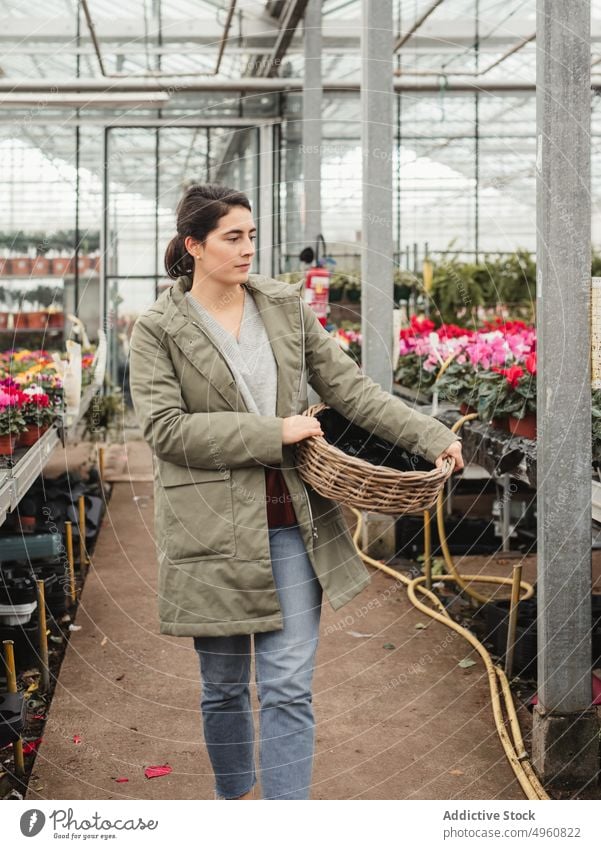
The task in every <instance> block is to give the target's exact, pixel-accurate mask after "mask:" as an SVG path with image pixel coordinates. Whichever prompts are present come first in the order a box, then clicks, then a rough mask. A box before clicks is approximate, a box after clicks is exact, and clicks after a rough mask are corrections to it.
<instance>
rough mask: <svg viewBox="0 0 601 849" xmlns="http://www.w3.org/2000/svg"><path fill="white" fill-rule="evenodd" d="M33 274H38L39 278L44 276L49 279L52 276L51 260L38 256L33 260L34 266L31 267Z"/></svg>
mask: <svg viewBox="0 0 601 849" xmlns="http://www.w3.org/2000/svg"><path fill="white" fill-rule="evenodd" d="M31 273H32V274H36V275H38V276H41V275H43V276H44V277H47V276H48V274H50V260H49V259H47V258H46V257H45V256H36V258H35V259H34V260H33V264H32V267H31Z"/></svg>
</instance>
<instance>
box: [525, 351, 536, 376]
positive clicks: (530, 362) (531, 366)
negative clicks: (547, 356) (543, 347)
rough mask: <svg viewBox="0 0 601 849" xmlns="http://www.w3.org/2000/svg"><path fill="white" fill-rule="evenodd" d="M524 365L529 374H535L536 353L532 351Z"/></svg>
mask: <svg viewBox="0 0 601 849" xmlns="http://www.w3.org/2000/svg"><path fill="white" fill-rule="evenodd" d="M525 365H526V368H527V370H528V371H529V372H530V374H536V351H532V352H531V353H530V354H528V356H527V357H526V360H525Z"/></svg>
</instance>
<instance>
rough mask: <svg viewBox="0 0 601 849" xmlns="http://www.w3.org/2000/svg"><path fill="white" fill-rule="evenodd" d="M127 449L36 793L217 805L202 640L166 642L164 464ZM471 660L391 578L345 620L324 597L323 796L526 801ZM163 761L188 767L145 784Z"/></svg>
mask: <svg viewBox="0 0 601 849" xmlns="http://www.w3.org/2000/svg"><path fill="white" fill-rule="evenodd" d="M115 451H116V453H115ZM115 451H113V456H112V462H113V465H114V468H113V475H114V476H116V477H119V476H121V482H119V483H115V484H114V488H113V494H112V498H111V500H110V503H109V505H108V511H107V515H106V518H105V521H104V525H103V529H102V531H101V534H100V537H99V540H98V544H97V546H96V551H95V554H94V557H93V563H92V565H91V568H90V572H89V574H88V576H87V579H86V583H85V587H84V591H83V596H82V600H81V603H80V606H79V610H78V614H77V620H76V624H77V626H79V627H80V628H81V630H77V631H74V632H73V633H72V636H71V639H70V644H69V646H68V649H67V652H66V655H65V658H64V661H63V665H62V667H61V671H60V676H59V680H58V683H57V687H56V691H55V694H54V698H53V700H52V704H51V708H50V712H49V717H48V721H47V723H46V727H45V731H44V739H43V743H42V745H41V746H40V748H39V751H38V754H37V759H36V763H35V765H34V769H33V775H34V777H33V779H32V781H31V782H30V786H29V792H28V796H27V798H30V799H34V798H45V799H121V798H135V799H155V798H156V799H212V798H213V790H212V787H213V779H212V774H211V769H210V764H209V760H208V757H207V754H206V750H205V747H204V743H203V739H202V725H201V715H200V678H199V669H198V661H197V656H196V654H195V652H194V649H193V645H192V640H191V638H176V637H169V636H165V635H160V634H159V633H158V621H157V611H156V577H157V569H156V564H155V554H154V543H153V535H152V522H153V499H152V484H151V483H150V482H149V479H148V478H149V473H150V471H151V463H150V456H149V454H148V452H147V451H146V449H145V447H144V446H143V445H142V444H141V443H131V444H129V445H128V447H127V449H126V447H125V446H121V447H120V448H118V449H115ZM128 474H130V475H131V477H132V480H131V481H129V482H128V481H126V480H123V478H124V477H127V475H128ZM503 568H504V570H506V571H507V574H510V570H511V565H510V564H504V567H503ZM472 570H473V563H470V568H469V569H468V568H467V567H466V568H464V571H466V572H468V571H472ZM486 571H493V572H498V571H499V567H498V564H497V565H496V566H495V567H493V568H492V569H490V568H487V569H486ZM525 577H527V576H526V575H525ZM423 626H427V627H423ZM465 657H470V658H473V657H474V652H473V651H472V650H471V649H470V647H469V646H468V644H467V643H466V642H465V641H463V640H462V639H461V638H460V637H458V636H456V635H455V634H454V633H453V632H452V631H450V630H449V629H447V628H445V627H444V626H443V625H441V624H439V623H436V622H434V621H432V620H429V619H428V618H427V617H424V616H423V615H422V614H421V613H420V612H419V611H416V610H415V609H414V608H413V607H412V605H411V604H410V603H409V601H408V600H407V597H406V593H405V590H404V588H403V587H402V586H400V585H399V584H397V583H396V582H395V581H394V579H392V578H390V577H388V576H386V575H384V574H383V573H381V572H372V581H371V584H370V586H369V587H368V588H367V589H366V590H364V592H363V593H361V594H360V595H359V596H358V597H357V598H356V599H355V600H354V601H352V602H350V603H349V604H348V605H346V606H345V607H344V608H342V609H341V610H339V611H337V612H335V611H333V610H332V609H331V608H330V606H329V604H328V602H327V601H324V605H323V611H322V633H321V640H320V646H319V650H318V656H317V665H316V671H315V686H314V708H315V715H316V722H317V745H316V757H315V769H314V783H313V791H312V798H314V799H522V798H524V797H523V794H522V791H521V789H520V787H519V785H518V783H517V781H516V780H515V778H514V776H513V772H512V770H511V768H510V767H509V765H508V762H507V760H506V758H505V755H504V752H503V749H502V747H501V744H500V742H499V739H498V736H497V732H496V729H495V725H494V722H493V718H492V710H491V707H490V699H489V689H488V684H487V678H486V673H485V670H484V667H483V665H482V663H481V662H480V661H478V662H477V663H476V665H474V666H472V667H470V668H465V669H464V668H461V667H459V666H458V662H459V661H460V660H461V659H462V658H465ZM253 706H254V709H255V711H256V710H257V709H258V702H257V699H256V692H255V691H254V690H253ZM257 720H258V715H256V722H255V725H256V727H257V728H258V722H257ZM74 738H75V739H77V738H79V740H80V742H74ZM257 762H258V761H257ZM163 764H168V765H169V766H171V767H172V770H173V771H172V772H171V773H170V774H168V775H165V776H161V777H157V778H152V779H148V778H146V777H145V775H144V769H145V768H146V767H147V766H156V765H163ZM119 778H127V779H128V781H127V782H122V783H120V782H118V781H117V779H119ZM35 787H37V788H39V789H38V790H37V791H36V790H35V789H34V788H35Z"/></svg>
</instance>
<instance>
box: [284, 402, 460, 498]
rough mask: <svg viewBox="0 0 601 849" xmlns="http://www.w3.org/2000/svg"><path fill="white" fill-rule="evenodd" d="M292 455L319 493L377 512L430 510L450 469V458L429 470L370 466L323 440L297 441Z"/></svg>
mask: <svg viewBox="0 0 601 849" xmlns="http://www.w3.org/2000/svg"><path fill="white" fill-rule="evenodd" d="M325 409H327V404H323V403H322V404H314V405H313V406H311V407H309V408H308V409H307V410H305V411H304V413H303V415H305V416H315V415H316V414H317V413H319V412H321V411H322V410H325ZM295 453H296V466H297V469H298V473H299V474H300V476H301V478H302V479H303V480H304V481H305V482H306V483H308V484H311V486H312V487H313V489H315V490H316V491H317V492H318V493H319V494H320V495H323V496H325V497H326V498H332V499H333V500H334V501H339V502H340V503H341V504H347V505H349V506H350V507H356V508H357V509H358V510H372V511H374V512H376V513H388V514H398V513H419V512H421V511H422V510H426V509H427V508H429V507H432V506H433V505H434V504H435V503H436V499H437V497H438V493H439V492H440V490H441V489H442V488H443V486H444V483H445V481H446V480H447V479H448V478H449V476H450V475H451V473H452V472H453V468H454V467H455V460H453V459H451V458H446V459H445V460H443V463H442V467H441V468H440V469H438V468H434V469H432V470H431V471H429V472H418V471H416V472H400V471H398V470H397V469H392V468H390V467H388V466H374V465H373V464H372V463H368V462H367V461H366V460H361V459H359V458H358V457H351V456H349V455H348V454H345V453H344V451H341V450H340V449H339V448H336V447H335V446H334V445H330V444H329V443H328V442H327V441H326V439H325V437H323V436H310V437H308V438H307V439H303V440H301V441H300V442H298V443H297V445H296V452H295Z"/></svg>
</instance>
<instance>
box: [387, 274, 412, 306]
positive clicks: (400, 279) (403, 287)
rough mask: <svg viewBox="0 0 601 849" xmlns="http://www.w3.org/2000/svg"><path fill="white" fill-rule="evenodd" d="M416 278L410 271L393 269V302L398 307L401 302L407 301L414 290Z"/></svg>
mask: <svg viewBox="0 0 601 849" xmlns="http://www.w3.org/2000/svg"><path fill="white" fill-rule="evenodd" d="M416 283H417V278H416V277H415V275H414V274H411V272H410V271H401V269H400V268H397V269H395V272H394V277H393V290H394V295H393V297H394V302H395V304H396V305H397V306H398V304H399V303H400V302H401V301H408V300H409V297H410V296H411V293H412V292H413V290H414V289H415V286H416Z"/></svg>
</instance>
